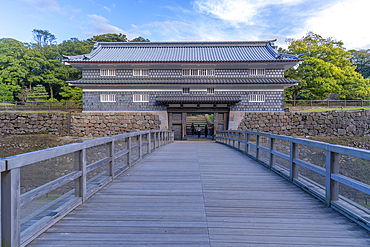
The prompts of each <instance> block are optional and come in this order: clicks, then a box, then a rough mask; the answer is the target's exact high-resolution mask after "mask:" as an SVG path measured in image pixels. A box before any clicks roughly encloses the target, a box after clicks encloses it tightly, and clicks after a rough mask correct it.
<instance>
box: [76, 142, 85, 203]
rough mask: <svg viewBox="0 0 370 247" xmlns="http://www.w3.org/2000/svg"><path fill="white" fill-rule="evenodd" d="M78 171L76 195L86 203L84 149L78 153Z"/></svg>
mask: <svg viewBox="0 0 370 247" xmlns="http://www.w3.org/2000/svg"><path fill="white" fill-rule="evenodd" d="M79 169H80V171H81V172H82V175H81V177H79V179H78V194H79V197H81V198H82V202H85V201H86V199H87V198H86V177H87V176H86V149H85V148H84V149H82V150H81V151H79Z"/></svg>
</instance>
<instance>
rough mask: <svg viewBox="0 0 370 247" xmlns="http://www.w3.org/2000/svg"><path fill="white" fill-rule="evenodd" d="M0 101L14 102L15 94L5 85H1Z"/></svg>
mask: <svg viewBox="0 0 370 247" xmlns="http://www.w3.org/2000/svg"><path fill="white" fill-rule="evenodd" d="M0 101H14V97H13V93H12V91H11V89H10V88H9V86H8V85H7V84H5V83H0Z"/></svg>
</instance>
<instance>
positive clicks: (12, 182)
mask: <svg viewBox="0 0 370 247" xmlns="http://www.w3.org/2000/svg"><path fill="white" fill-rule="evenodd" d="M0 182H1V246H20V241H21V219H20V208H21V190H20V168H16V169H12V170H10V171H4V172H2V173H1V179H0Z"/></svg>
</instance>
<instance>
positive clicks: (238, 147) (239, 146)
mask: <svg viewBox="0 0 370 247" xmlns="http://www.w3.org/2000/svg"><path fill="white" fill-rule="evenodd" d="M238 150H240V133H239V132H238Z"/></svg>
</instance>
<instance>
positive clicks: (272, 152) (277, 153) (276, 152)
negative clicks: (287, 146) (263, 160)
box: [271, 150, 290, 160]
mask: <svg viewBox="0 0 370 247" xmlns="http://www.w3.org/2000/svg"><path fill="white" fill-rule="evenodd" d="M271 154H273V155H276V156H278V157H280V158H283V159H285V160H289V159H290V157H289V156H288V155H286V154H283V153H280V152H278V151H275V150H272V151H271Z"/></svg>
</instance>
